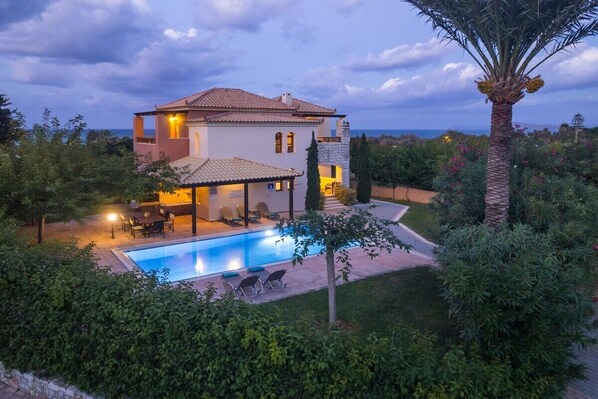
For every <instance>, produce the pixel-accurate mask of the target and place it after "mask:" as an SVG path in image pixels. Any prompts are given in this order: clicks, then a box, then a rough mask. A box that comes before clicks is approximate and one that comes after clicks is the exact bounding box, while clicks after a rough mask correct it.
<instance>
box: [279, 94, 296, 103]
mask: <svg viewBox="0 0 598 399" xmlns="http://www.w3.org/2000/svg"><path fill="white" fill-rule="evenodd" d="M281 99H282V103H283V104H286V105H293V96H291V93H282V96H281Z"/></svg>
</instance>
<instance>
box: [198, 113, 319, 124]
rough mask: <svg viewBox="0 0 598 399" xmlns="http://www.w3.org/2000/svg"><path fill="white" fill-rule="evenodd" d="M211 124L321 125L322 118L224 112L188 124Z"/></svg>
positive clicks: (284, 114)
mask: <svg viewBox="0 0 598 399" xmlns="http://www.w3.org/2000/svg"><path fill="white" fill-rule="evenodd" d="M197 121H201V122H211V123H227V122H228V123H313V124H320V123H322V118H313V119H307V118H305V117H303V116H296V115H291V114H287V113H267V112H225V113H222V114H218V115H213V116H208V117H205V118H203V119H190V120H189V122H197Z"/></svg>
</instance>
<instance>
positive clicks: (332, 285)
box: [326, 246, 336, 326]
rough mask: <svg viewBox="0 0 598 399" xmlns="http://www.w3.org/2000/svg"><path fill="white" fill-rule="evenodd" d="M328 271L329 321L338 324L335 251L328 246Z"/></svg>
mask: <svg viewBox="0 0 598 399" xmlns="http://www.w3.org/2000/svg"><path fill="white" fill-rule="evenodd" d="M326 271H327V272H328V323H330V325H331V326H332V325H335V324H336V276H335V274H334V251H333V250H332V247H331V246H327V247H326Z"/></svg>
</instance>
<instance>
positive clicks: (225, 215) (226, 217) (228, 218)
mask: <svg viewBox="0 0 598 399" xmlns="http://www.w3.org/2000/svg"><path fill="white" fill-rule="evenodd" d="M220 214H221V215H222V221H224V222H226V223H228V224H233V223H236V224H241V222H242V221H243V219H241V218H240V217H237V216H235V215H233V211H231V210H230V208H229V207H228V206H223V207H221V208H220Z"/></svg>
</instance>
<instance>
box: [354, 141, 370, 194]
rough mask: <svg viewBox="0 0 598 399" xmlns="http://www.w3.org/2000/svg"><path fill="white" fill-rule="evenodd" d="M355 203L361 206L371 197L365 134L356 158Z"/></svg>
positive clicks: (367, 148)
mask: <svg viewBox="0 0 598 399" xmlns="http://www.w3.org/2000/svg"><path fill="white" fill-rule="evenodd" d="M356 191H357V201H359V202H361V203H362V204H366V203H368V202H370V197H371V195H372V176H371V173H370V149H369V145H368V141H367V139H366V138H365V133H364V134H362V136H361V140H360V141H359V150H358V157H357V189H356Z"/></svg>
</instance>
